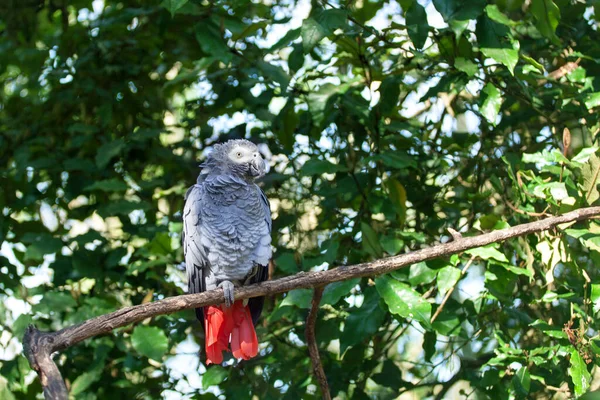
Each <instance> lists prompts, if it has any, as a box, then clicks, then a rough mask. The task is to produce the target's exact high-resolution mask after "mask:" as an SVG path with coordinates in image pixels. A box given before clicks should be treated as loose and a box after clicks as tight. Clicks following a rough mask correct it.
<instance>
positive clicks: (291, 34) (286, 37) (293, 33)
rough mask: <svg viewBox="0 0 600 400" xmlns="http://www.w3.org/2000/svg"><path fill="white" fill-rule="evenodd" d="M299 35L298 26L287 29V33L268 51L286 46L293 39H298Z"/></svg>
mask: <svg viewBox="0 0 600 400" xmlns="http://www.w3.org/2000/svg"><path fill="white" fill-rule="evenodd" d="M299 37H300V28H296V29H291V30H289V31H287V33H286V34H285V35H284V36H283V37H282V38H281V39H279V41H278V42H277V43H275V44H274V45H273V46H272V47H271V48H270V49H269V52H275V51H277V50H280V49H282V48H284V47H288V46H289V45H290V44H291V43H292V42H293V41H294V40H296V39H298V38H299Z"/></svg>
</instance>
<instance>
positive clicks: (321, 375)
mask: <svg viewBox="0 0 600 400" xmlns="http://www.w3.org/2000/svg"><path fill="white" fill-rule="evenodd" d="M323 289H325V286H318V287H316V288H315V292H314V294H313V298H312V305H311V307H310V311H309V312H308V317H307V318H306V330H305V332H304V334H305V335H306V343H307V344H308V353H309V354H310V361H311V362H312V367H313V373H314V374H315V377H316V378H317V381H318V382H319V386H320V387H321V395H322V396H323V400H331V393H330V392H329V384H328V383H327V376H326V375H325V370H324V369H323V364H322V363H321V356H320V355H319V346H318V345H317V339H316V338H315V325H316V324H317V314H318V313H319V304H320V303H321V297H323Z"/></svg>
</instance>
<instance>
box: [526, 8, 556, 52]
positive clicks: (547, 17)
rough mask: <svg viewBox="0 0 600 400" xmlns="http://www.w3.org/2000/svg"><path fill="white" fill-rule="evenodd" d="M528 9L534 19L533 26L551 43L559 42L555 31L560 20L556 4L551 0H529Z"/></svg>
mask: <svg viewBox="0 0 600 400" xmlns="http://www.w3.org/2000/svg"><path fill="white" fill-rule="evenodd" d="M530 10H531V13H532V14H533V16H534V18H535V21H536V23H535V26H536V27H537V28H538V30H539V31H540V33H541V34H542V35H544V36H545V37H547V38H548V39H550V40H551V41H552V42H553V43H555V44H559V43H560V40H558V37H557V36H556V33H555V32H556V27H557V26H558V22H559V21H560V10H559V9H558V6H557V5H556V4H554V2H553V1H552V0H531V8H530Z"/></svg>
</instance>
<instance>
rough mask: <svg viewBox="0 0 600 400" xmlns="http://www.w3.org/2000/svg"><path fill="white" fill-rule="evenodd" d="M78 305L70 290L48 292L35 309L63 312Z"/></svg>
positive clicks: (47, 311) (45, 311)
mask: <svg viewBox="0 0 600 400" xmlns="http://www.w3.org/2000/svg"><path fill="white" fill-rule="evenodd" d="M75 306H77V302H76V301H75V299H74V298H73V296H72V295H71V293H68V292H47V293H46V294H44V297H43V298H42V300H41V301H40V303H39V304H37V305H36V306H35V308H34V309H35V310H36V311H39V312H43V313H48V314H49V313H53V312H63V311H67V310H70V309H72V308H74V307H75Z"/></svg>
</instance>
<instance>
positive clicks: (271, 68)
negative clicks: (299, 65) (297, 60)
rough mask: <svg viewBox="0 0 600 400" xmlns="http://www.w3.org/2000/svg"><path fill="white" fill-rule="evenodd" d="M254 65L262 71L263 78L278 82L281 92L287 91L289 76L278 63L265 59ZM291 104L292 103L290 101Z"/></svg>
mask: <svg viewBox="0 0 600 400" xmlns="http://www.w3.org/2000/svg"><path fill="white" fill-rule="evenodd" d="M256 66H257V67H258V68H259V69H260V70H261V71H262V73H263V74H264V76H265V78H267V79H270V80H272V81H274V82H277V83H278V84H279V87H280V88H281V91H282V93H285V92H286V91H287V88H288V86H289V84H290V80H291V78H290V76H289V75H288V74H287V73H286V72H285V71H284V70H283V68H281V67H280V66H278V65H273V64H271V63H268V62H265V61H259V62H257V63H256ZM292 104H293V103H292ZM292 109H293V108H292Z"/></svg>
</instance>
